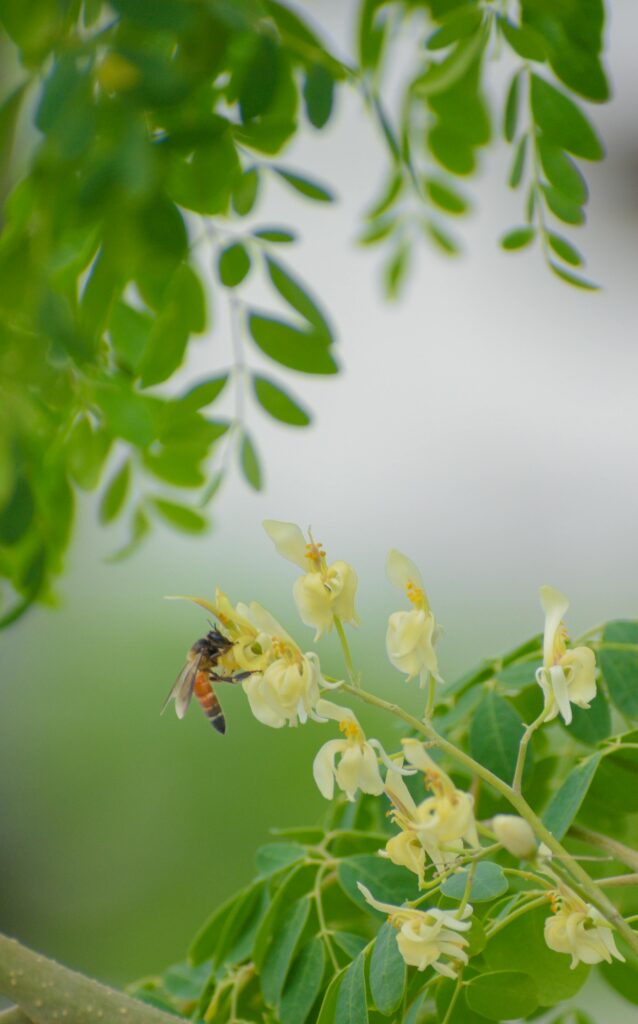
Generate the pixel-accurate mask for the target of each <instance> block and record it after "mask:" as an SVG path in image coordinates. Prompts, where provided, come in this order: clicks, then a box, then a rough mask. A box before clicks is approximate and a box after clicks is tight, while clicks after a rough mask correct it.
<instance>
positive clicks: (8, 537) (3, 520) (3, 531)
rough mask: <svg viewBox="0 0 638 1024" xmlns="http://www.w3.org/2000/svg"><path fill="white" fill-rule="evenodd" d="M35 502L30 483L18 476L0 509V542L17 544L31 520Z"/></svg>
mask: <svg viewBox="0 0 638 1024" xmlns="http://www.w3.org/2000/svg"><path fill="white" fill-rule="evenodd" d="M34 512H35V503H34V500H33V491H32V490H31V485H30V484H29V482H28V481H27V480H26V478H25V477H23V476H19V477H18V478H17V479H16V480H15V482H14V486H13V489H12V491H11V492H10V495H9V497H8V499H7V501H6V503H5V505H4V507H3V508H2V509H0V543H2V544H17V542H18V541H19V540H21V538H22V537H24V535H25V534H26V533H27V531H28V530H29V527H30V526H31V523H32V521H33V515H34Z"/></svg>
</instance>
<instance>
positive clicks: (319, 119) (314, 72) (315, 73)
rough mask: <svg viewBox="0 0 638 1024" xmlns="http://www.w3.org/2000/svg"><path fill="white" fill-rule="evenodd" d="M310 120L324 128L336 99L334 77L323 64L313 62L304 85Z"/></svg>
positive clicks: (318, 126)
mask: <svg viewBox="0 0 638 1024" xmlns="http://www.w3.org/2000/svg"><path fill="white" fill-rule="evenodd" d="M303 98H304V102H305V104H306V113H307V115H308V120H309V121H310V123H311V124H312V125H314V127H315V128H323V127H324V125H326V124H327V123H328V121H329V120H330V115H331V113H332V104H333V100H334V79H333V77H332V75H331V74H330V72H329V71H328V70H327V69H326V67H325V66H324V65H323V64H311V66H310V67H309V69H308V71H307V72H306V79H305V82H304V87H303Z"/></svg>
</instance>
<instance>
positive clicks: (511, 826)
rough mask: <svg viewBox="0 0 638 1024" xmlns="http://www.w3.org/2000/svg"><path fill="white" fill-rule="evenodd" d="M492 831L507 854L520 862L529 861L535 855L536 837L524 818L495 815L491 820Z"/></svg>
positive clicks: (510, 815) (514, 815)
mask: <svg viewBox="0 0 638 1024" xmlns="http://www.w3.org/2000/svg"><path fill="white" fill-rule="evenodd" d="M492 831H493V832H494V835H495V836H496V838H497V840H498V841H499V843H501V845H502V846H504V847H505V849H506V850H507V852H508V853H511V854H512V856H513V857H518V858H519V859H521V860H530V859H531V858H532V857H534V856H535V855H536V852H537V849H538V843H537V842H536V836H535V835H534V832H533V830H532V827H531V825H529V824H528V823H527V822H526V821H525V819H524V818H519V816H518V815H517V814H497V815H495V817H494V818H492Z"/></svg>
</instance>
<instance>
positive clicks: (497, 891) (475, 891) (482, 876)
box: [441, 860, 509, 903]
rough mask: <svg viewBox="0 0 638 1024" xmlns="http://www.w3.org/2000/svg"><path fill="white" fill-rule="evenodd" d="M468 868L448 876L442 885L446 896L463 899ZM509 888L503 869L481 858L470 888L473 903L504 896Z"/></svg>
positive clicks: (442, 890) (470, 897)
mask: <svg viewBox="0 0 638 1024" xmlns="http://www.w3.org/2000/svg"><path fill="white" fill-rule="evenodd" d="M467 876H468V868H463V870H462V871H457V872H456V874H454V875H451V876H450V877H449V878H446V880H445V881H444V883H443V885H442V886H441V892H442V893H443V895H444V896H449V897H450V898H451V899H454V900H462V899H463V895H464V893H465V886H466V884H467ZM508 888H509V885H508V881H507V878H506V877H505V875H504V874H503V869H502V868H501V867H500V866H499V865H498V864H494V863H493V862H492V861H489V860H481V861H479V862H478V863H477V865H476V867H475V869H474V877H473V878H472V885H471V888H470V895H469V899H470V902H471V903H484V902H486V901H487V900H493V899H496V897H497V896H502V895H503V893H504V892H507V890H508Z"/></svg>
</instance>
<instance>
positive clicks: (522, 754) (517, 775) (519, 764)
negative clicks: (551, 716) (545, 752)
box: [512, 708, 549, 793]
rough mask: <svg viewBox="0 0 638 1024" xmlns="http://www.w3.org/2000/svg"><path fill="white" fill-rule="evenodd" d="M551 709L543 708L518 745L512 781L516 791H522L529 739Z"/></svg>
mask: <svg viewBox="0 0 638 1024" xmlns="http://www.w3.org/2000/svg"><path fill="white" fill-rule="evenodd" d="M548 711H549V708H543V710H542V711H541V713H540V715H539V716H538V718H536V719H535V720H534V721H533V722H532V724H531V725H528V726H527V728H526V730H525V732H524V733H523V735H522V736H521V741H520V743H519V745H518V757H517V758H516V768H515V770H514V780H513V782H512V789H513V790H514V792H515V793H520V791H521V786H522V784H523V771H524V770H525V758H526V757H527V747H528V746H529V741H530V740H531V738H532V736H533V735H534V733H535V732H536V730H537V729H538V727H539V726H540V725H542V724H543V722H544V721H545V717H546V715H547V713H548Z"/></svg>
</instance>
